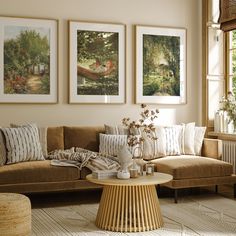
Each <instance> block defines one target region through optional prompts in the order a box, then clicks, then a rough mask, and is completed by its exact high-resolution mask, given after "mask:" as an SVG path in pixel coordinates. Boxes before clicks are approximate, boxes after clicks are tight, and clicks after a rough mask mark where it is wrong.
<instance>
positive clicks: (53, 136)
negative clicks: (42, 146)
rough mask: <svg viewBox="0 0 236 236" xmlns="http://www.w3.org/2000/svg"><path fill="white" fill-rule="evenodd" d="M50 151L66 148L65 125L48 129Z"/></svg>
mask: <svg viewBox="0 0 236 236" xmlns="http://www.w3.org/2000/svg"><path fill="white" fill-rule="evenodd" d="M47 145H48V152H51V151H54V150H56V149H64V130H63V126H60V127H48V129H47Z"/></svg>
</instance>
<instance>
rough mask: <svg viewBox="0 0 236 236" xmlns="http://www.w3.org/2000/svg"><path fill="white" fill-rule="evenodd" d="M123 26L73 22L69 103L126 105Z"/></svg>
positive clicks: (71, 25) (71, 26) (71, 23)
mask: <svg viewBox="0 0 236 236" xmlns="http://www.w3.org/2000/svg"><path fill="white" fill-rule="evenodd" d="M124 35H125V33H124V26H123V25H116V24H114V25H113V24H99V23H98V24H96V23H85V22H70V80H71V89H70V91H71V92H70V102H81V103H87V102H88V103H113V102H114V103H123V102H124V90H125V88H124V79H125V78H124V77H125V76H124V64H125V52H124V50H125V46H124V38H125V37H124Z"/></svg>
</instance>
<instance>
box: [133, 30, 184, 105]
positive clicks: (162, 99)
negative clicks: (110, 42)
mask: <svg viewBox="0 0 236 236" xmlns="http://www.w3.org/2000/svg"><path fill="white" fill-rule="evenodd" d="M136 32H137V34H136V37H137V38H136V41H137V48H136V50H137V58H136V71H137V86H138V89H137V100H138V101H139V102H140V103H142V102H148V103H160V104H162V103H163V104H172V103H173V104H180V103H184V102H185V87H186V86H185V35H184V33H185V30H182V29H169V28H155V27H141V26H140V27H138V26H137V31H136ZM139 102H138V103H139Z"/></svg>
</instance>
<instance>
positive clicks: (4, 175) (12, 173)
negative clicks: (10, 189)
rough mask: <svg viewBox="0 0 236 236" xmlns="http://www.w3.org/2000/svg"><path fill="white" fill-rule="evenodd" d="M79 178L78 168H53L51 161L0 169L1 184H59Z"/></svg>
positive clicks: (5, 166) (17, 164) (25, 163)
mask: <svg viewBox="0 0 236 236" xmlns="http://www.w3.org/2000/svg"><path fill="white" fill-rule="evenodd" d="M79 178H80V171H79V170H78V168H75V167H58V166H52V165H51V164H50V161H49V160H45V161H29V162H21V163H16V164H12V165H4V166H1V167H0V184H18V183H38V182H58V181H71V180H77V179H79Z"/></svg>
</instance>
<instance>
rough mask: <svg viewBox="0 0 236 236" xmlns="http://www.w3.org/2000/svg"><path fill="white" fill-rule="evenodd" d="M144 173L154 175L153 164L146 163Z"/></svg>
mask: <svg viewBox="0 0 236 236" xmlns="http://www.w3.org/2000/svg"><path fill="white" fill-rule="evenodd" d="M146 175H154V164H153V163H147V164H146Z"/></svg>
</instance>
